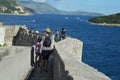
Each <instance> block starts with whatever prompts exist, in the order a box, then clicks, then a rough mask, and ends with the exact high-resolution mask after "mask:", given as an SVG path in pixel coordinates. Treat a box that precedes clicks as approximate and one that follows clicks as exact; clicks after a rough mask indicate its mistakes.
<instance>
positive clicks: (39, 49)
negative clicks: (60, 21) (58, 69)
mask: <svg viewBox="0 0 120 80" xmlns="http://www.w3.org/2000/svg"><path fill="white" fill-rule="evenodd" d="M41 53H42V37H39V38H38V40H37V43H36V46H35V54H36V56H35V63H36V65H35V66H39V65H41V55H42V54H41ZM38 57H39V59H38Z"/></svg>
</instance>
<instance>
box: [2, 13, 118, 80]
mask: <svg viewBox="0 0 120 80" xmlns="http://www.w3.org/2000/svg"><path fill="white" fill-rule="evenodd" d="M89 18H92V16H77V15H76V16H75V15H52V14H34V15H31V16H13V15H0V22H4V23H5V24H7V25H26V26H27V27H28V28H30V29H33V30H37V31H39V32H40V33H42V32H43V31H44V29H45V28H46V27H50V28H51V29H52V31H53V33H54V31H55V30H59V31H61V28H62V27H65V28H66V30H67V35H69V36H71V37H74V38H77V39H79V40H82V41H83V43H84V46H83V58H82V61H83V62H84V63H86V64H88V65H90V66H92V67H94V68H96V69H97V70H98V71H100V72H102V73H104V74H105V75H107V76H109V77H110V78H111V79H112V80H120V27H110V26H98V25H92V24H90V23H88V19H89Z"/></svg>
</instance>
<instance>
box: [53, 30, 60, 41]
mask: <svg viewBox="0 0 120 80" xmlns="http://www.w3.org/2000/svg"><path fill="white" fill-rule="evenodd" d="M54 40H55V42H58V41H59V40H60V35H59V31H58V30H56V31H55V37H54Z"/></svg>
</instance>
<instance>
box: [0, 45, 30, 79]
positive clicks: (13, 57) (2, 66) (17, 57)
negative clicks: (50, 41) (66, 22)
mask: <svg viewBox="0 0 120 80" xmlns="http://www.w3.org/2000/svg"><path fill="white" fill-rule="evenodd" d="M30 49H31V48H30V47H5V48H1V49H0V57H1V58H0V59H1V60H0V80H24V79H25V77H26V76H27V74H28V73H29V71H30V69H31V64H30Z"/></svg>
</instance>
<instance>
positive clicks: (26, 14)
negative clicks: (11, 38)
mask: <svg viewBox="0 0 120 80" xmlns="http://www.w3.org/2000/svg"><path fill="white" fill-rule="evenodd" d="M0 15H17V16H29V15H32V14H31V13H25V14H10V13H0Z"/></svg>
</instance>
